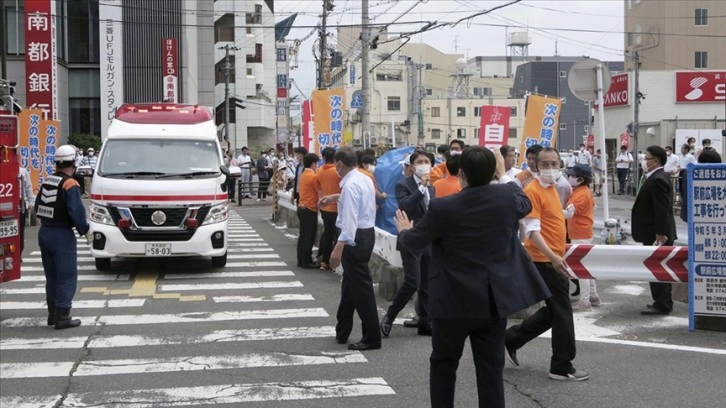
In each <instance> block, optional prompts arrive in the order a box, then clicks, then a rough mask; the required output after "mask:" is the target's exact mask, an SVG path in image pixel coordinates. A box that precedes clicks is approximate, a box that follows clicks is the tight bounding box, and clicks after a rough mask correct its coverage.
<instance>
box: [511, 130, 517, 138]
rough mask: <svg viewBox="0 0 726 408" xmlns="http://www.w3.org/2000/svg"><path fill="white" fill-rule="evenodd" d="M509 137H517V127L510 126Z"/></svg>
mask: <svg viewBox="0 0 726 408" xmlns="http://www.w3.org/2000/svg"><path fill="white" fill-rule="evenodd" d="M509 138H510V139H516V138H517V128H509Z"/></svg>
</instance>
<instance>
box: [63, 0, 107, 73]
mask: <svg viewBox="0 0 726 408" xmlns="http://www.w3.org/2000/svg"><path fill="white" fill-rule="evenodd" d="M92 3H94V2H93V1H91V0H78V1H71V2H68V44H73V45H72V46H71V47H68V62H77V63H98V62H99V52H100V47H99V46H98V39H99V32H98V30H99V27H100V24H98V1H96V2H95V7H94V6H93V4H92Z"/></svg>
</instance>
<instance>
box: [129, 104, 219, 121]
mask: <svg viewBox="0 0 726 408" xmlns="http://www.w3.org/2000/svg"><path fill="white" fill-rule="evenodd" d="M116 119H118V120H121V121H123V122H127V123H136V124H165V125H167V124H168V125H195V124H199V123H203V122H207V121H209V120H212V119H213V117H212V112H211V110H210V109H209V108H206V107H204V106H199V105H186V104H172V103H137V104H123V105H121V106H120V107H119V108H118V110H116Z"/></svg>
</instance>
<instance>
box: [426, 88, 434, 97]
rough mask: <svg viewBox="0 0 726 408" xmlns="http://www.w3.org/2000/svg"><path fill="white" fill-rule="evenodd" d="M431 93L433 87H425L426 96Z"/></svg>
mask: <svg viewBox="0 0 726 408" xmlns="http://www.w3.org/2000/svg"><path fill="white" fill-rule="evenodd" d="M433 93H434V90H433V89H431V88H426V96H431V95H433Z"/></svg>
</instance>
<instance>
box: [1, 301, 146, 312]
mask: <svg viewBox="0 0 726 408" xmlns="http://www.w3.org/2000/svg"><path fill="white" fill-rule="evenodd" d="M145 302H146V299H109V300H105V299H94V300H74V301H73V308H74V309H102V308H105V307H114V308H115V307H142V306H143V305H144V303H145ZM46 307H47V305H46V303H45V302H0V310H35V309H41V310H45V309H46Z"/></svg>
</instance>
